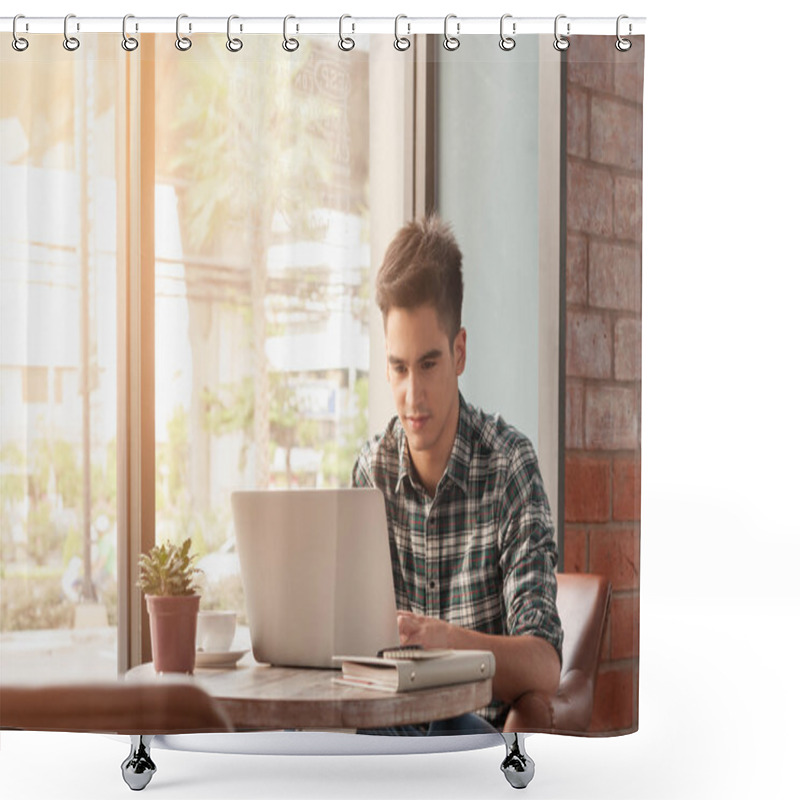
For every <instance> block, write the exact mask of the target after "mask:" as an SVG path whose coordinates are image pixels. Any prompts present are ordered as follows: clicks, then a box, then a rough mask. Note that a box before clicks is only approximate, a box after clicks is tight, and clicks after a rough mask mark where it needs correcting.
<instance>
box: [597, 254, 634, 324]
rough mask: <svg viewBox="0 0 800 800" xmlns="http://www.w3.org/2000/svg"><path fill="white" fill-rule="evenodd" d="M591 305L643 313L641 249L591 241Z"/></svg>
mask: <svg viewBox="0 0 800 800" xmlns="http://www.w3.org/2000/svg"><path fill="white" fill-rule="evenodd" d="M589 305H590V306H592V307H594V308H610V309H615V310H617V311H636V312H640V311H641V310H642V256H641V252H640V251H639V248H638V247H632V246H628V245H617V244H609V243H607V242H596V241H594V242H589Z"/></svg>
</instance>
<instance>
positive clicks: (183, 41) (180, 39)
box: [175, 14, 192, 52]
mask: <svg viewBox="0 0 800 800" xmlns="http://www.w3.org/2000/svg"><path fill="white" fill-rule="evenodd" d="M188 18H189V15H188V14H178V18H177V19H176V20H175V47H177V48H178V50H180V51H182V52H185V51H186V50H188V49H189V48H190V47H191V46H192V40H191V39H190V38H189V37H188V36H181V20H182V19H188ZM191 30H192V25H191V23H189V31H190V32H191Z"/></svg>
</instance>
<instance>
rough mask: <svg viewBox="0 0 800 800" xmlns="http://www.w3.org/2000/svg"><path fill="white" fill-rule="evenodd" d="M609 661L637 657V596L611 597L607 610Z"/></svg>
mask: <svg viewBox="0 0 800 800" xmlns="http://www.w3.org/2000/svg"><path fill="white" fill-rule="evenodd" d="M609 612H610V613H609V620H610V625H609V630H610V631H611V650H610V654H609V657H610V658H611V659H623V658H638V657H639V595H638V593H636V594H632V595H624V596H622V597H612V598H611V607H610V609H609Z"/></svg>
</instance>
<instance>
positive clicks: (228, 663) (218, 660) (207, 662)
mask: <svg viewBox="0 0 800 800" xmlns="http://www.w3.org/2000/svg"><path fill="white" fill-rule="evenodd" d="M246 652H247V650H198V651H197V652H196V653H195V666H196V667H206V668H217V669H219V668H224V667H235V666H236V662H237V661H238V660H239V659H240V658H241V657H242V656H243V655H244V654H245V653H246Z"/></svg>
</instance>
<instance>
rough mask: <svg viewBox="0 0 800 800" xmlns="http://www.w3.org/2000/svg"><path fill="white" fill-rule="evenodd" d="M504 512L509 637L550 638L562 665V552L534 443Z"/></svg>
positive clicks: (510, 486)
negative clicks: (559, 600)
mask: <svg viewBox="0 0 800 800" xmlns="http://www.w3.org/2000/svg"><path fill="white" fill-rule="evenodd" d="M500 511H501V517H500V518H501V519H502V520H503V522H502V524H501V527H500V531H499V535H500V541H499V547H500V570H501V573H502V580H503V601H504V604H505V610H506V624H507V627H508V633H509V634H510V635H514V636H518V635H530V636H538V637H541V638H543V639H545V640H546V641H548V642H550V644H552V645H553V647H554V648H555V650H556V652H557V653H558V658H559V661H560V660H561V647H562V644H563V639H564V634H563V631H562V628H561V620H560V618H559V615H558V609H557V608H556V592H557V583H556V565H557V563H558V550H557V547H556V542H555V531H554V527H553V521H552V516H551V514H550V505H549V503H548V501H547V495H546V493H545V490H544V483H543V481H542V476H541V473H540V471H539V464H538V461H537V459H536V455H535V453H534V451H533V446H532V445H529V446H528V447H525V448H522V449H521V450H520V452H518V453H517V454H515V456H514V457H513V458H512V461H511V467H510V470H509V477H508V482H507V485H506V489H505V492H504V493H503V499H502V508H501V510H500Z"/></svg>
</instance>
